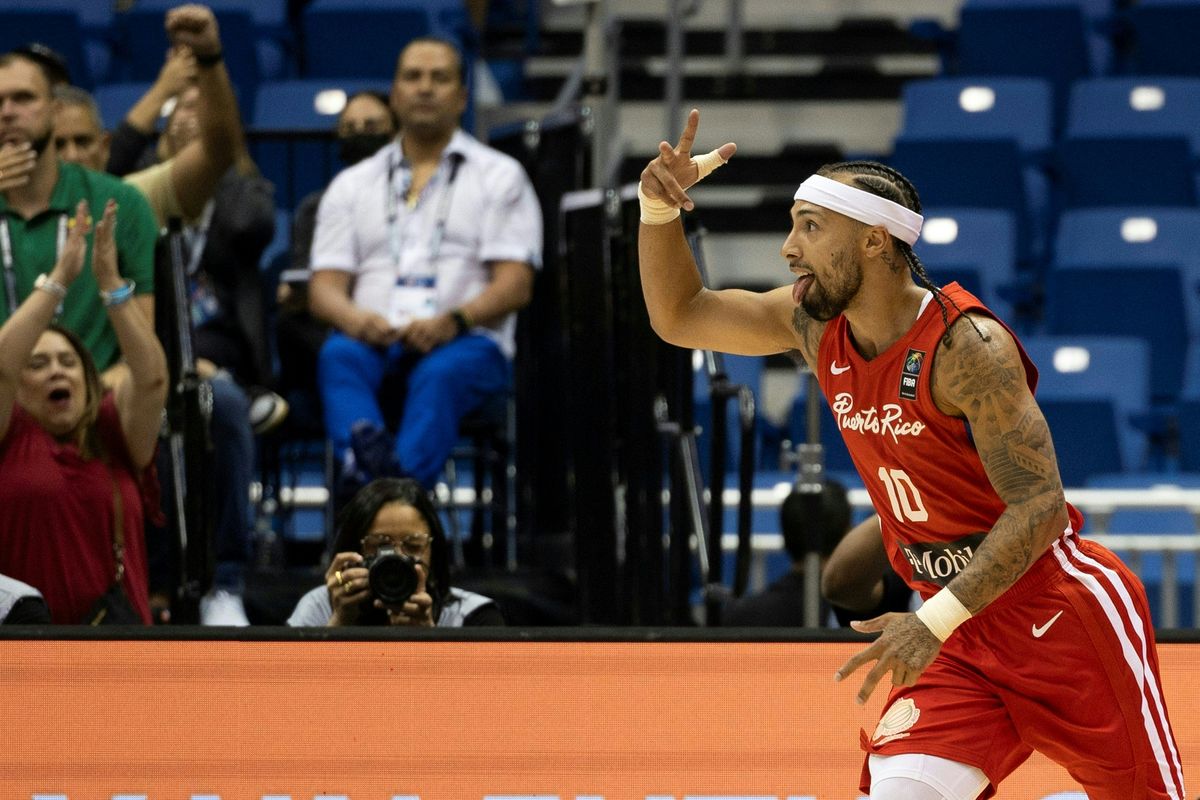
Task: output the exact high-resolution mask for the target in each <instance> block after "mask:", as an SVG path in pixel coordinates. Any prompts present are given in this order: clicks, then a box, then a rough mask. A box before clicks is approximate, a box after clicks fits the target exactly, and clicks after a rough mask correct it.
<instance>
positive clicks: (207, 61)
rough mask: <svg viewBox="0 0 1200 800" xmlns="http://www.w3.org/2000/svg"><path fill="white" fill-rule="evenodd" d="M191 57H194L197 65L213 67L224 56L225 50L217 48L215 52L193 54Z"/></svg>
mask: <svg viewBox="0 0 1200 800" xmlns="http://www.w3.org/2000/svg"><path fill="white" fill-rule="evenodd" d="M193 57H194V58H195V59H196V66H197V67H215V66H216V65H217V64H220V63H221V61H222V60H223V59H224V58H225V51H223V50H218V51H217V52H215V53H209V54H208V55H206V56H202V55H199V54H193Z"/></svg>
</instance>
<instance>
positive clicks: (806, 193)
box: [793, 175, 925, 245]
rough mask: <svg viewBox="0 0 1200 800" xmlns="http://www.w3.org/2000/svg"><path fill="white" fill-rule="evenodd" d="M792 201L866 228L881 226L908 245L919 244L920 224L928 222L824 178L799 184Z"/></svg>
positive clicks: (865, 193) (812, 179) (847, 186)
mask: <svg viewBox="0 0 1200 800" xmlns="http://www.w3.org/2000/svg"><path fill="white" fill-rule="evenodd" d="M793 199H795V200H805V201H807V202H809V203H813V204H814V205H818V206H821V207H822V208H828V209H829V210H830V211H836V212H837V213H839V214H845V215H846V216H847V217H850V219H856V220H858V221H859V222H864V223H866V224H867V225H882V226H883V227H885V228H887V230H888V233H890V234H891V235H892V236H895V237H896V238H897V239H899V240H900V241H902V242H907V243H908V244H909V245H914V244H916V243H917V237H919V236H920V235H921V223H922V222H924V221H925V218H924V217H922V216H921V215H920V214H918V213H917V212H915V211H913V210H912V209H909V208H905V207H904V206H902V205H900V204H899V203H893V202H892V201H891V200H888V199H887V198H886V197H880V196H879V195H877V194H871V193H870V192H864V191H863V190H862V189H856V188H854V187H853V186H850V185H848V184H845V183H841V182H839V181H835V180H832V179H830V178H826V177H824V176H822V175H810V176H809V177H808V179H807V180H805V181H804V183H802V184H800V188H799V189H797V190H796V196H795V197H794V198H793Z"/></svg>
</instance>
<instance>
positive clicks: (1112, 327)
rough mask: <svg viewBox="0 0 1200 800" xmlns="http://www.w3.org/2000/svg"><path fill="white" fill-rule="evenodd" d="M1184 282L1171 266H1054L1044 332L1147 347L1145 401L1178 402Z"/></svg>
mask: <svg viewBox="0 0 1200 800" xmlns="http://www.w3.org/2000/svg"><path fill="white" fill-rule="evenodd" d="M1186 318H1187V312H1186V309H1185V307H1184V300H1183V279H1182V275H1181V273H1180V269H1179V268H1178V267H1177V266H1175V265H1173V264H1169V265H1161V266H1149V265H1141V264H1130V263H1128V262H1122V261H1119V260H1116V259H1114V261H1113V262H1110V263H1109V264H1097V265H1088V266H1076V265H1073V264H1069V263H1068V264H1061V265H1055V266H1053V267H1051V268H1050V270H1049V272H1048V273H1047V276H1046V329H1047V331H1048V332H1049V333H1052V334H1065V335H1072V336H1085V335H1086V336H1136V337H1140V338H1143V339H1145V340H1146V341H1147V343H1148V344H1149V345H1150V399H1151V402H1152V403H1159V404H1168V403H1173V402H1175V401H1176V400H1178V398H1179V394H1180V389H1181V387H1182V384H1183V374H1182V373H1183V368H1182V367H1183V364H1184V353H1185V350H1186V347H1187V324H1186Z"/></svg>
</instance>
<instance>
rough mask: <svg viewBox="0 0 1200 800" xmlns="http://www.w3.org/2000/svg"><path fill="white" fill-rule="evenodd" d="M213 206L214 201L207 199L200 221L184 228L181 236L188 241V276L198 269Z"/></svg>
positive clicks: (206, 240) (206, 238)
mask: <svg viewBox="0 0 1200 800" xmlns="http://www.w3.org/2000/svg"><path fill="white" fill-rule="evenodd" d="M214 208H216V206H215V204H214V201H213V200H209V201H208V202H207V203H205V204H204V210H203V211H202V212H200V222H199V223H198V224H196V225H195V226H189V227H187V228H185V229H184V234H183V236H184V238H185V239H187V243H188V266H187V274H188V276H189V277H190V276H192V275H195V274H196V270H198V269H200V259H201V258H202V257H203V256H204V246H205V245H207V244H208V228H209V226H210V225H212V218H213V209H214Z"/></svg>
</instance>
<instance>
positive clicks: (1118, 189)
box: [1060, 78, 1200, 208]
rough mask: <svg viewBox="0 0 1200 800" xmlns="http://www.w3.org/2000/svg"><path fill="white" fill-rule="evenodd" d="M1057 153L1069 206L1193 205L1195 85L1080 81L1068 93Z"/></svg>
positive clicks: (1199, 124) (1199, 151)
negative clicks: (1065, 118) (1060, 142)
mask: <svg viewBox="0 0 1200 800" xmlns="http://www.w3.org/2000/svg"><path fill="white" fill-rule="evenodd" d="M1060 150H1061V167H1062V172H1063V190H1064V191H1063V200H1064V204H1065V206H1066V207H1068V208H1076V207H1084V206H1112V205H1193V204H1195V201H1196V197H1197V174H1196V157H1197V155H1200V80H1196V79H1187V78H1106V79H1096V80H1088V81H1080V82H1079V83H1077V84H1076V85H1075V86H1073V87H1072V89H1071V101H1070V107H1069V110H1068V119H1067V129H1066V135H1065V137H1064V141H1063V142H1062V144H1061V148H1060ZM1100 164H1102V165H1104V168H1103V169H1097V165H1100Z"/></svg>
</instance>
